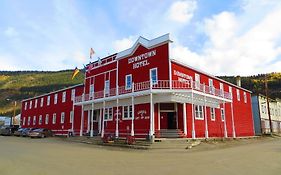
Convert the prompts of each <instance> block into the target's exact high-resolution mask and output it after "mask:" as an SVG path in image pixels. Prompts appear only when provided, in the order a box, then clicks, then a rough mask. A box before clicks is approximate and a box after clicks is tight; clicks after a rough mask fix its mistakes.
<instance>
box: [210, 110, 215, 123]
mask: <svg viewBox="0 0 281 175" xmlns="http://www.w3.org/2000/svg"><path fill="white" fill-rule="evenodd" d="M210 111H211V120H216V110H215V108H210Z"/></svg>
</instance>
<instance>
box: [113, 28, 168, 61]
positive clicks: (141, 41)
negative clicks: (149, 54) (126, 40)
mask: <svg viewBox="0 0 281 175" xmlns="http://www.w3.org/2000/svg"><path fill="white" fill-rule="evenodd" d="M165 42H172V41H171V40H170V34H169V33H167V34H165V35H163V36H160V37H157V38H154V39H152V40H148V39H146V38H143V37H141V36H140V37H139V38H138V40H137V41H136V42H135V44H134V45H133V46H132V47H131V48H129V49H127V50H124V51H121V52H119V53H117V55H116V59H120V58H123V57H126V56H130V55H132V54H133V53H134V52H135V50H136V49H137V47H138V46H139V45H143V46H144V47H146V48H151V47H153V46H155V45H158V44H161V43H165Z"/></svg>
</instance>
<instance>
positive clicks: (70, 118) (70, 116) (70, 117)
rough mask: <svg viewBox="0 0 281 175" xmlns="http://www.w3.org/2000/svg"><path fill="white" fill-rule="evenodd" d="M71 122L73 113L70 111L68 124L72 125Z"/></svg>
mask: <svg viewBox="0 0 281 175" xmlns="http://www.w3.org/2000/svg"><path fill="white" fill-rule="evenodd" d="M73 120H74V112H73V111H70V113H69V123H73Z"/></svg>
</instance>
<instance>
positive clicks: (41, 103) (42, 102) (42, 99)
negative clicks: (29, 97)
mask: <svg viewBox="0 0 281 175" xmlns="http://www.w3.org/2000/svg"><path fill="white" fill-rule="evenodd" d="M43 104H44V97H42V98H41V102H40V106H41V107H43Z"/></svg>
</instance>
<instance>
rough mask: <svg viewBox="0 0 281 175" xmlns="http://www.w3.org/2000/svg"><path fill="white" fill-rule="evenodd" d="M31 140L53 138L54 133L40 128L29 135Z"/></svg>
mask: <svg viewBox="0 0 281 175" xmlns="http://www.w3.org/2000/svg"><path fill="white" fill-rule="evenodd" d="M28 136H29V137H31V138H45V137H52V136H53V132H52V131H51V130H49V129H46V128H39V129H35V130H32V131H30V132H29V134H28Z"/></svg>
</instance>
